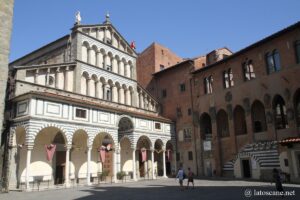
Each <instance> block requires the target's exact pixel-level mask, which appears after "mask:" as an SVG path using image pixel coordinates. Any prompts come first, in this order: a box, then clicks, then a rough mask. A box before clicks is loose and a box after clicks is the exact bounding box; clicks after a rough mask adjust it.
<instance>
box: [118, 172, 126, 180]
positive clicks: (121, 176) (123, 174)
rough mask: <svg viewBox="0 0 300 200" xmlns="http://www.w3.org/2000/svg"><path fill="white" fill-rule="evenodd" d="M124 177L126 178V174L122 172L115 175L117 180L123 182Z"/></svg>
mask: <svg viewBox="0 0 300 200" xmlns="http://www.w3.org/2000/svg"><path fill="white" fill-rule="evenodd" d="M124 176H126V173H125V172H123V171H120V172H118V173H117V178H118V180H123V178H124Z"/></svg>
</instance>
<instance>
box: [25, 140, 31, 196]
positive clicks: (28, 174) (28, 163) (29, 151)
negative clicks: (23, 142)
mask: <svg viewBox="0 0 300 200" xmlns="http://www.w3.org/2000/svg"><path fill="white" fill-rule="evenodd" d="M32 149H33V146H27V157H26V178H25V181H26V190H30V185H29V178H30V163H31V151H32Z"/></svg>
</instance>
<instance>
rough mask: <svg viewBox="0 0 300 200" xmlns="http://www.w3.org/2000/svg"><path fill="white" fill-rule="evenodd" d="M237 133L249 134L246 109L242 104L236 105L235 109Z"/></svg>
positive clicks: (235, 128) (234, 117) (234, 118)
mask: <svg viewBox="0 0 300 200" xmlns="http://www.w3.org/2000/svg"><path fill="white" fill-rule="evenodd" d="M233 120H234V132H235V135H243V134H247V124H246V118H245V111H244V109H243V108H242V107H241V106H236V107H235V109H234V111H233Z"/></svg>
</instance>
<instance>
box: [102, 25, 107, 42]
mask: <svg viewBox="0 0 300 200" xmlns="http://www.w3.org/2000/svg"><path fill="white" fill-rule="evenodd" d="M106 30H107V28H106V27H105V28H104V40H103V41H104V42H105V43H106V41H107V35H106V32H107V31H106Z"/></svg>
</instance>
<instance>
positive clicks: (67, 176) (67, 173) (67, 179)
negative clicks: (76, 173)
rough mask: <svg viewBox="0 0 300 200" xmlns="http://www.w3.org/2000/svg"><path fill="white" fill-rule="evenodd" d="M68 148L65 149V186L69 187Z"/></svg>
mask: <svg viewBox="0 0 300 200" xmlns="http://www.w3.org/2000/svg"><path fill="white" fill-rule="evenodd" d="M70 149H71V147H70V146H67V148H66V168H65V185H66V187H70Z"/></svg>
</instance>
